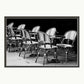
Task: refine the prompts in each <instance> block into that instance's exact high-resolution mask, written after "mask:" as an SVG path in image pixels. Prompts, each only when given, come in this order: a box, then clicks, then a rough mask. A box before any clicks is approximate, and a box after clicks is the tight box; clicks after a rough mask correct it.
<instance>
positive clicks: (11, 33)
mask: <svg viewBox="0 0 84 84" xmlns="http://www.w3.org/2000/svg"><path fill="white" fill-rule="evenodd" d="M13 25H14V23H10V24H9V25H8V26H7V27H8V30H9V34H10V36H15V33H14V30H13Z"/></svg>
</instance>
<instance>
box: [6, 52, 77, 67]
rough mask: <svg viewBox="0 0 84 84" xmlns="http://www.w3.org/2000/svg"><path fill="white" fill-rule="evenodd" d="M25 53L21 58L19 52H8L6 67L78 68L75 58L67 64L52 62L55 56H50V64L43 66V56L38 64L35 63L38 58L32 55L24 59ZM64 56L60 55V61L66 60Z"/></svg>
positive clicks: (27, 55)
mask: <svg viewBox="0 0 84 84" xmlns="http://www.w3.org/2000/svg"><path fill="white" fill-rule="evenodd" d="M23 55H24V52H23V53H22V54H21V56H20V57H19V52H8V51H6V66H7V67H8V66H9V67H10V66H12V67H13V66H14V67H15V66H16V67H18V66H59V67H60V66H64V67H66V66H72V67H73V66H78V64H77V62H76V61H75V60H74V58H71V59H72V60H69V61H68V62H67V63H66V62H63V63H62V62H61V61H60V62H58V63H56V62H55V61H52V59H53V56H48V57H49V62H48V63H47V64H45V65H43V56H40V57H39V58H38V61H37V63H35V60H36V56H29V55H30V54H26V58H25V59H24V58H23ZM62 55H63V56H59V55H58V59H59V60H64V57H65V54H62ZM69 56H73V57H75V56H76V54H73V53H72V54H70V55H69Z"/></svg>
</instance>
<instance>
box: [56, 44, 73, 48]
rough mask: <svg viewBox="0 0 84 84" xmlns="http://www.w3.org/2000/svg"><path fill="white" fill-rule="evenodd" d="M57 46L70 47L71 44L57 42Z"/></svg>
mask: <svg viewBox="0 0 84 84" xmlns="http://www.w3.org/2000/svg"><path fill="white" fill-rule="evenodd" d="M57 46H59V47H64V48H67V47H72V45H70V44H57Z"/></svg>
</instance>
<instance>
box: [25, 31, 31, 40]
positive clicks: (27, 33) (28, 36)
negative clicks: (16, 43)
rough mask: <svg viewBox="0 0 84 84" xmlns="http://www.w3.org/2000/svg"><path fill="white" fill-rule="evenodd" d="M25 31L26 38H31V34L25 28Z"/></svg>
mask: <svg viewBox="0 0 84 84" xmlns="http://www.w3.org/2000/svg"><path fill="white" fill-rule="evenodd" d="M24 33H25V38H26V39H31V37H30V34H29V32H28V31H27V30H24Z"/></svg>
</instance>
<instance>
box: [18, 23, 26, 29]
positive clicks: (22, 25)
mask: <svg viewBox="0 0 84 84" xmlns="http://www.w3.org/2000/svg"><path fill="white" fill-rule="evenodd" d="M25 26H26V25H25V24H21V25H19V26H18V28H17V29H24V28H25Z"/></svg>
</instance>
